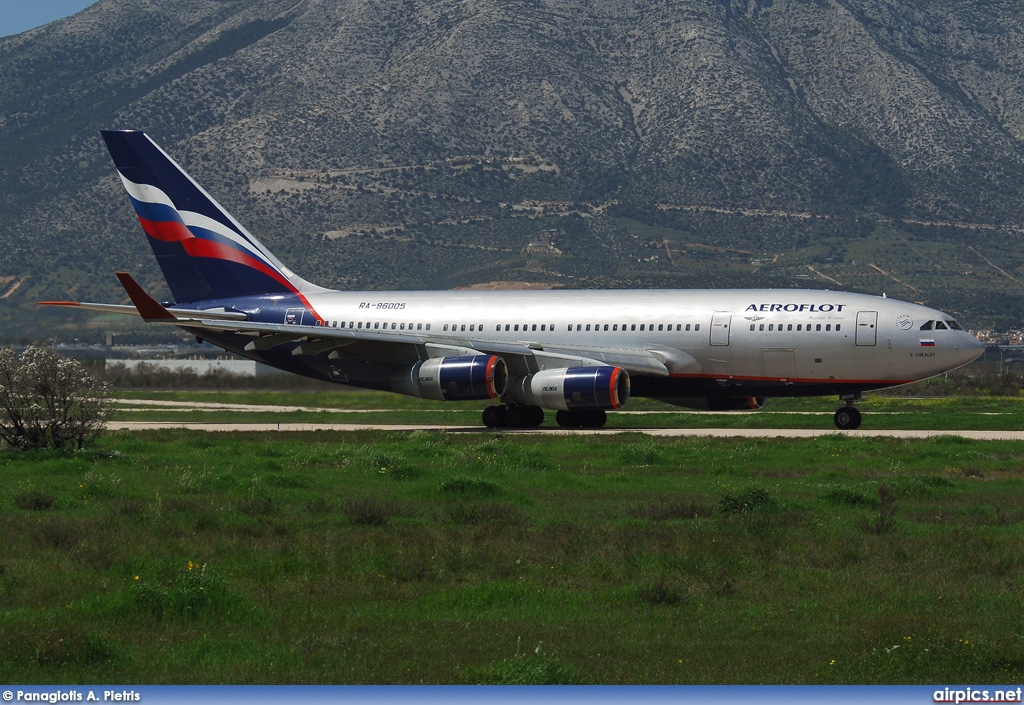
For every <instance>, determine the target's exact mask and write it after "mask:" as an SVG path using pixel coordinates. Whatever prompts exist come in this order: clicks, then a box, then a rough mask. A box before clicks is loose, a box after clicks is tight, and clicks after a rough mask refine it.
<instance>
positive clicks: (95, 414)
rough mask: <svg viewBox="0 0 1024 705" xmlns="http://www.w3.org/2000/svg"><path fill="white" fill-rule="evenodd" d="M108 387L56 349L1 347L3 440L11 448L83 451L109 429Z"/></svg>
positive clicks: (0, 422)
mask: <svg viewBox="0 0 1024 705" xmlns="http://www.w3.org/2000/svg"><path fill="white" fill-rule="evenodd" d="M110 407H111V402H110V401H109V399H108V398H107V385H106V384H105V383H103V382H101V381H99V380H98V379H96V378H95V377H93V376H92V375H91V374H89V373H88V372H87V371H86V370H85V368H84V367H83V366H82V364H81V363H80V362H78V361H76V360H72V359H70V358H67V357H64V356H63V355H60V354H58V353H57V352H56V351H55V350H53V349H52V348H43V347H35V346H32V347H29V348H27V349H26V350H25V351H24V352H23V353H22V354H21V355H20V356H17V355H15V354H14V351H13V350H12V349H11V348H0V438H2V439H3V441H4V443H6V444H7V445H8V446H9V447H10V448H13V449H15V450H25V449H28V448H46V447H52V448H72V449H76V450H80V449H82V448H83V447H85V445H86V444H87V443H89V442H90V441H92V440H94V439H95V438H96V437H97V436H98V435H99V434H100V433H101V432H102V430H103V429H104V427H105V426H106V422H107V417H108V416H109V414H110Z"/></svg>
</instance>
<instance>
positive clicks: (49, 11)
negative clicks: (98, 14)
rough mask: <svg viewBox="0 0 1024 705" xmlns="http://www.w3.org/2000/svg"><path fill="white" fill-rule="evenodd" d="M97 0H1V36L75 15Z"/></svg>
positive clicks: (18, 32)
mask: <svg viewBox="0 0 1024 705" xmlns="http://www.w3.org/2000/svg"><path fill="white" fill-rule="evenodd" d="M94 2H96V0H0V5H2V8H3V9H2V10H0V37H6V36H7V35H9V34H21V33H22V32H24V31H26V30H29V29H32V28H34V27H39V26H40V25H44V24H47V23H49V22H53V21H54V20H59V19H60V18H61V17H67V16H68V15H73V14H75V13H76V12H78V11H79V10H83V9H85V8H87V7H89V5H92V4H93V3H94Z"/></svg>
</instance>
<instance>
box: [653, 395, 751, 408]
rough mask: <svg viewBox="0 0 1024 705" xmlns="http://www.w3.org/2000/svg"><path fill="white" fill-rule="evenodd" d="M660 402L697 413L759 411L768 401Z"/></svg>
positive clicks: (697, 399) (681, 399)
mask: <svg viewBox="0 0 1024 705" xmlns="http://www.w3.org/2000/svg"><path fill="white" fill-rule="evenodd" d="M658 401H663V402H665V403H666V404H672V405H673V406H682V407H685V408H687V409H696V410H697V411H757V410H758V409H761V408H763V407H764V405H765V402H767V401H768V399H767V398H766V397H670V398H663V397H659V398H658Z"/></svg>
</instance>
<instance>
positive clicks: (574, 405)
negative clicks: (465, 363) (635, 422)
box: [512, 365, 629, 411]
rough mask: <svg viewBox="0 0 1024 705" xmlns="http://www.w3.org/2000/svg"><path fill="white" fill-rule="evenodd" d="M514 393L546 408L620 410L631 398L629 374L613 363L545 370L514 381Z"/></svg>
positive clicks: (524, 401) (521, 399)
mask: <svg viewBox="0 0 1024 705" xmlns="http://www.w3.org/2000/svg"><path fill="white" fill-rule="evenodd" d="M512 396H513V397H514V398H515V400H516V401H517V402H519V403H520V404H527V405H529V406H541V407H544V408H545V409H560V410H562V411H569V410H571V409H606V410H607V409H620V408H622V407H623V406H625V405H626V402H627V401H629V373H628V372H626V371H625V370H624V369H622V368H621V367H612V366H610V365H597V366H594V367H567V368H560V369H556V370H541V371H540V372H537V373H535V374H532V375H526V376H525V377H520V378H518V379H516V380H514V382H513V384H512Z"/></svg>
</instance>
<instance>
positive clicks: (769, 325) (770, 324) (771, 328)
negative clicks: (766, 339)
mask: <svg viewBox="0 0 1024 705" xmlns="http://www.w3.org/2000/svg"><path fill="white" fill-rule="evenodd" d="M768 330H769V332H770V331H773V330H775V324H774V323H769V324H768Z"/></svg>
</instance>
